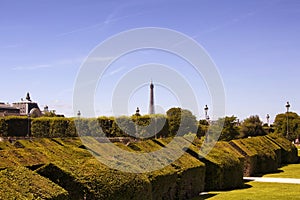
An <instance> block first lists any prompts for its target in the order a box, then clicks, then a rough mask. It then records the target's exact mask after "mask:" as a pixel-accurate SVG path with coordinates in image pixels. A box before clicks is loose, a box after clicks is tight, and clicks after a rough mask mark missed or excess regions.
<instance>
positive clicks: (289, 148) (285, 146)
mask: <svg viewBox="0 0 300 200" xmlns="http://www.w3.org/2000/svg"><path fill="white" fill-rule="evenodd" d="M266 138H267V139H269V140H270V141H272V142H274V143H275V144H276V145H278V146H279V147H280V149H281V164H289V163H297V162H298V159H299V158H298V149H297V148H296V147H295V145H294V144H292V143H291V142H290V141H289V140H288V139H286V138H285V137H283V136H282V135H280V134H276V133H272V134H269V135H267V136H266Z"/></svg>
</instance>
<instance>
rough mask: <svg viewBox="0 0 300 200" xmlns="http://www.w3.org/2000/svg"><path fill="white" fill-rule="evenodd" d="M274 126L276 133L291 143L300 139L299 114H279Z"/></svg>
mask: <svg viewBox="0 0 300 200" xmlns="http://www.w3.org/2000/svg"><path fill="white" fill-rule="evenodd" d="M274 126H275V133H278V134H281V135H283V136H285V137H287V138H288V139H289V140H291V141H292V140H295V139H297V138H298V139H299V138H300V117H299V115H298V114H297V113H294V112H289V113H283V114H278V115H277V116H276V118H275V121H274ZM287 132H288V135H287Z"/></svg>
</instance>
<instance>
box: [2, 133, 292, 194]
mask: <svg viewBox="0 0 300 200" xmlns="http://www.w3.org/2000/svg"><path fill="white" fill-rule="evenodd" d="M186 138H187V137H175V138H162V139H153V140H145V141H139V142H131V143H127V144H123V143H115V146H117V147H119V148H121V149H123V150H124V151H127V152H130V153H136V154H137V155H140V156H135V157H133V158H126V157H124V158H123V160H122V159H120V158H121V156H122V154H120V155H115V156H114V157H112V156H109V154H107V155H104V154H103V153H101V151H106V152H109V153H110V152H111V150H112V149H110V146H109V144H108V143H99V141H98V140H97V139H95V138H94V137H83V138H82V139H83V142H84V143H83V144H82V142H81V140H80V139H79V138H55V139H47V138H35V139H32V140H18V141H15V142H13V143H10V142H8V141H3V142H0V148H1V150H0V172H3V173H4V174H5V175H3V176H5V177H6V178H3V181H5V182H7V181H8V180H7V177H10V176H12V177H13V179H12V180H15V181H13V182H12V180H10V181H11V182H10V181H8V182H7V183H9V184H16V185H18V184H20V185H21V188H20V189H16V190H10V189H9V188H7V187H6V186H7V185H5V184H4V186H3V188H4V189H2V190H6V191H5V192H4V193H3V194H2V190H1V189H0V199H7V198H6V197H7V195H10V196H16V197H17V198H18V197H19V198H29V199H30V198H32V199H33V198H48V196H47V195H49V193H48V191H43V190H39V187H40V185H36V184H35V183H37V181H38V179H41V183H42V184H45V185H46V186H45V188H48V187H50V186H51V187H52V188H53V189H52V190H51V189H49V192H50V191H51V192H52V193H53V197H49V198H54V199H55V198H58V199H59V198H61V197H64V198H65V199H68V198H69V199H83V198H84V196H86V198H87V199H190V198H193V197H195V196H197V195H198V194H199V193H200V192H202V191H209V190H224V189H233V188H239V187H241V186H242V185H243V171H244V169H243V168H245V167H250V168H251V173H253V174H257V173H265V172H266V171H273V170H274V169H275V168H273V167H271V166H268V165H275V166H276V167H278V165H279V164H280V163H281V162H283V161H284V159H283V157H282V156H283V154H282V152H285V156H287V157H289V158H290V159H287V160H285V161H284V162H286V161H293V159H295V158H294V149H293V148H294V147H293V146H291V145H290V143H289V142H288V141H286V139H284V138H280V137H278V136H276V135H269V136H263V137H255V138H247V139H241V140H234V141H232V142H231V143H227V142H218V143H217V144H216V145H215V147H214V148H213V149H212V150H211V151H210V153H209V154H208V155H206V156H205V157H204V158H201V157H200V156H201V155H202V153H201V152H200V151H199V149H200V146H201V145H202V141H201V140H199V139H195V140H194V141H193V143H192V144H191V145H189V146H188V147H187V148H183V146H185V144H187V142H186V141H187V139H186ZM171 141H172V142H174V141H175V143H174V144H173V146H170V144H171V143H170V142H171ZM276 142H277V143H280V144H281V146H282V147H280V146H279V145H278V144H276ZM167 145H168V148H171V149H169V153H167V154H162V155H161V156H159V157H157V158H158V159H157V161H161V163H163V159H167V160H168V159H169V160H170V162H171V164H170V165H168V166H165V167H164V168H162V169H159V170H155V171H152V172H146V173H137V174H136V173H134V174H133V173H129V172H121V171H118V170H115V169H111V168H108V167H107V166H106V165H104V164H102V163H100V162H99V161H98V160H96V159H95V158H94V157H92V156H91V154H89V152H88V151H87V150H86V149H90V148H91V147H93V151H91V150H90V151H91V152H92V153H93V154H94V156H96V158H101V156H102V158H105V159H107V160H108V161H109V160H110V161H115V160H117V159H119V160H118V162H117V163H114V164H115V165H116V166H123V167H125V168H126V167H127V168H131V169H132V168H134V169H136V170H140V169H145V168H146V167H148V166H151V165H152V164H153V163H151V162H150V161H149V160H148V159H147V157H146V156H145V155H144V154H143V153H145V152H155V151H158V150H160V149H166V147H167ZM283 148H284V150H282V149H283ZM177 153H179V154H180V155H181V156H180V157H179V159H177V160H176V161H174V162H172V154H177ZM249 155H250V156H249ZM103 156H106V157H103ZM250 157H251V159H249V158H250ZM280 157H281V159H280ZM130 159H133V160H130ZM134 160H135V161H137V163H138V164H136V165H135V166H133V165H132V162H133V161H134ZM280 160H281V162H280ZM265 163H266V164H265ZM111 164H113V162H112V163H111ZM16 166H26V167H27V168H29V169H31V170H33V172H32V171H30V170H28V169H26V170H23V168H24V167H23V168H22V169H20V170H17V171H15V170H16ZM9 170H11V173H13V174H14V175H10V172H9ZM35 172H37V173H38V174H39V175H40V176H39V175H38V174H36V173H35ZM14 176H19V177H20V178H19V179H18V178H15V177H14ZM24 176H28V177H29V178H30V177H32V176H34V178H33V180H34V182H33V184H31V185H30V184H29V185H26V184H25V182H24V181H23V180H22V179H24V180H28V179H26V178H23V177H24ZM42 176H43V177H46V178H47V179H46V180H48V182H45V179H44V178H43V177H42ZM0 177H2V175H1V173H0ZM49 180H51V181H52V182H49ZM27 184H28V181H27ZM42 184H41V185H42ZM12 188H14V186H12ZM29 188H31V189H29ZM62 188H63V189H62ZM20 191H21V192H20ZM37 191H40V193H41V194H40V193H38V192H37ZM66 191H67V192H66ZM23 192H25V193H24V194H23ZM37 193H38V194H37ZM52 193H51V194H52ZM20 195H23V196H20ZM29 195H30V196H29ZM32 195H33V196H32Z"/></svg>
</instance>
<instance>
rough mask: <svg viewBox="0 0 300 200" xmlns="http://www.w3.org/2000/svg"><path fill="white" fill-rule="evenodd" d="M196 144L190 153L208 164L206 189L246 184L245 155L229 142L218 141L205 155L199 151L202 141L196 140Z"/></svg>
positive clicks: (222, 188) (229, 187) (228, 187)
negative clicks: (244, 179) (244, 176)
mask: <svg viewBox="0 0 300 200" xmlns="http://www.w3.org/2000/svg"><path fill="white" fill-rule="evenodd" d="M194 145H195V146H193V145H192V146H191V147H190V150H189V152H190V154H191V155H197V157H198V159H200V160H201V161H202V162H204V163H205V166H206V173H205V191H210V190H227V189H234V188H241V187H242V186H243V185H244V181H243V167H244V157H243V156H242V155H241V154H239V153H238V152H236V151H235V150H234V149H233V148H232V147H231V146H230V145H229V144H228V143H227V142H217V143H216V144H215V146H214V147H213V149H212V150H211V151H210V152H209V153H208V154H207V155H206V156H204V157H200V156H201V155H202V153H201V152H199V149H200V147H201V145H202V143H201V141H200V140H198V141H195V143H194ZM204 148H205V147H204Z"/></svg>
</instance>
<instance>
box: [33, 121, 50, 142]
mask: <svg viewBox="0 0 300 200" xmlns="http://www.w3.org/2000/svg"><path fill="white" fill-rule="evenodd" d="M31 132H32V136H33V137H50V118H48V117H41V118H35V119H34V120H33V121H32V124H31Z"/></svg>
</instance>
